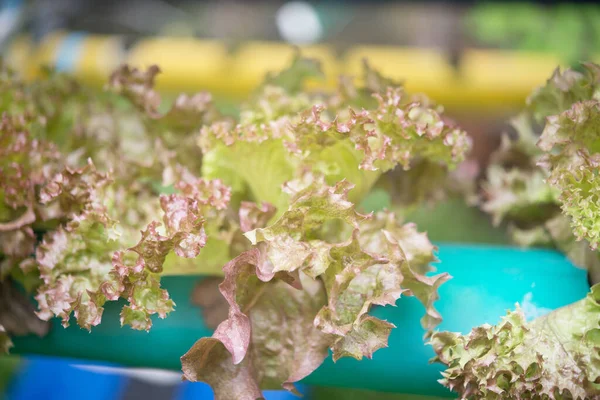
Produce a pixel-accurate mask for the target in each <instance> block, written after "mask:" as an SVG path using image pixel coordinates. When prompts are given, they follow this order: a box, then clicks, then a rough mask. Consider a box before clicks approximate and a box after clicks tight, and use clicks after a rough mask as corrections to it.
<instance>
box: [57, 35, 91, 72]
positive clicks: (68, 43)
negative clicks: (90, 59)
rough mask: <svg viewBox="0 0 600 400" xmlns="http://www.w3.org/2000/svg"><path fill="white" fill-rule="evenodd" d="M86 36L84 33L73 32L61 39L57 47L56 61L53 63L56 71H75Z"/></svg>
mask: <svg viewBox="0 0 600 400" xmlns="http://www.w3.org/2000/svg"><path fill="white" fill-rule="evenodd" d="M86 36H87V34H86V33H83V32H75V33H70V34H69V35H67V37H65V38H64V39H63V41H62V43H61V44H60V46H58V50H57V51H56V59H55V61H54V63H55V67H56V69H57V70H58V71H61V72H72V71H73V70H74V69H75V65H76V63H77V60H78V59H79V55H80V54H81V49H82V48H83V41H84V40H85V38H86Z"/></svg>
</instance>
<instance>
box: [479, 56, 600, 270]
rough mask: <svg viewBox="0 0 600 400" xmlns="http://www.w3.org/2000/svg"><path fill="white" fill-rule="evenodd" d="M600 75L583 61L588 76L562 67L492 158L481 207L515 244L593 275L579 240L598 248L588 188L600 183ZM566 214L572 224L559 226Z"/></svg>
mask: <svg viewBox="0 0 600 400" xmlns="http://www.w3.org/2000/svg"><path fill="white" fill-rule="evenodd" d="M598 77H599V75H598V66H596V65H594V64H583V73H580V72H576V71H573V70H566V71H564V72H561V71H560V70H558V69H557V70H556V71H555V72H554V74H553V75H552V77H551V78H550V79H549V80H548V82H547V83H546V85H544V86H542V87H540V88H538V89H536V90H535V91H534V92H533V93H532V94H531V95H530V96H529V98H528V99H527V106H526V108H525V110H524V111H523V112H522V113H521V114H520V115H518V116H517V117H516V118H514V119H513V120H512V121H511V122H512V126H513V128H515V130H516V132H517V137H516V138H515V139H513V140H510V139H509V138H508V137H504V138H503V140H502V145H501V147H500V149H499V150H498V151H497V152H496V153H495V154H494V155H493V157H492V165H491V166H490V167H489V169H488V171H487V175H488V176H487V181H486V182H485V183H484V184H483V195H482V209H483V210H484V211H486V212H488V213H490V214H491V215H492V217H493V219H494V222H495V223H496V224H499V223H500V222H507V224H508V226H509V232H510V234H511V236H512V239H513V241H514V242H515V243H517V244H519V245H522V246H540V245H541V246H553V247H556V248H558V249H560V250H562V251H564V252H565V253H566V254H567V255H568V256H569V258H570V259H571V261H573V262H574V263H575V264H576V265H578V266H581V267H585V268H588V269H589V270H593V269H595V268H596V267H595V266H596V265H597V257H595V256H593V255H592V254H591V252H590V251H587V250H584V248H585V245H584V246H581V245H579V244H577V243H576V239H579V240H581V239H586V240H589V244H590V245H591V246H592V248H594V247H595V246H596V243H595V242H596V239H594V233H593V230H594V229H593V224H594V221H593V219H594V218H593V217H591V218H590V216H591V215H593V212H594V211H593V210H592V209H590V206H591V207H592V208H593V204H594V201H593V199H592V196H593V194H591V193H590V192H589V191H586V190H587V189H586V187H588V186H589V185H593V183H591V181H590V179H591V180H593V179H594V178H593V174H594V172H593V171H594V167H593V166H592V165H591V164H592V163H593V162H592V161H590V160H591V154H593V152H594V151H595V150H594V146H595V145H594V143H593V140H594V132H595V128H594V122H593V119H594V118H595V117H594V115H595V114H594V113H596V112H597V111H595V110H594V106H593V104H594V102H595V100H594V99H596V98H597V97H598V90H599V87H600V86H599V85H598V83H599V79H598ZM544 124H545V125H544ZM590 151H592V153H590ZM546 153H548V154H546ZM549 153H552V154H549ZM586 199H587V202H586ZM561 209H562V211H563V212H564V213H565V214H566V215H567V216H568V217H569V218H570V219H571V220H572V221H573V223H572V227H570V226H569V225H568V224H564V223H562V222H561V221H562V218H561V216H560V214H561Z"/></svg>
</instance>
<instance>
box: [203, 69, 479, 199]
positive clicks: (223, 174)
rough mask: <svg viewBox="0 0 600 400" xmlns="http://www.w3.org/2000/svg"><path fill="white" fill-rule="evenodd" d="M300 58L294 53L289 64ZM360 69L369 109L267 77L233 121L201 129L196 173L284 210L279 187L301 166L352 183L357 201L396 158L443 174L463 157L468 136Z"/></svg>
mask: <svg viewBox="0 0 600 400" xmlns="http://www.w3.org/2000/svg"><path fill="white" fill-rule="evenodd" d="M305 62H307V61H304V60H303V59H297V60H296V61H295V64H293V65H292V66H291V67H290V70H294V69H295V68H300V67H299V66H298V63H305ZM286 74H287V73H286V72H285V71H284V72H282V73H281V74H280V75H286ZM302 76H303V75H302ZM367 76H368V77H370V78H369V79H367V83H366V84H367V85H368V86H367V87H366V88H365V89H364V91H365V92H366V93H370V96H372V97H371V99H372V102H371V104H370V106H369V108H359V107H357V106H356V105H355V104H353V103H352V101H351V100H344V99H345V98H346V97H348V96H350V97H348V99H352V98H353V97H352V95H340V93H332V94H324V93H309V92H297V86H298V84H297V83H296V82H294V84H293V85H290V87H287V86H285V85H283V86H274V85H276V84H277V82H278V80H273V79H271V80H269V79H268V80H267V81H266V83H265V84H264V85H263V87H262V88H261V89H259V91H258V94H257V95H256V96H255V99H253V100H254V101H253V102H252V103H250V105H247V106H245V107H243V108H242V111H241V116H240V120H239V121H237V122H236V121H233V120H221V121H218V122H216V123H214V124H212V125H210V126H206V127H204V128H203V129H202V133H201V135H200V139H199V144H200V147H201V148H202V150H203V152H204V153H205V156H204V163H203V165H202V172H203V175H204V176H206V177H208V178H220V179H223V180H224V181H225V183H227V184H228V185H230V186H231V187H232V188H233V190H234V192H237V193H243V192H244V191H246V190H248V191H249V192H250V194H251V196H252V198H253V199H254V200H256V201H259V202H262V201H266V202H269V203H271V204H274V205H275V206H276V207H277V208H278V209H279V210H285V209H286V208H287V206H288V204H287V203H286V201H287V198H286V197H285V196H283V195H282V194H281V192H280V190H279V188H280V187H281V185H282V184H284V183H285V182H287V181H290V180H293V179H297V178H299V177H300V176H301V175H302V174H303V173H304V171H306V170H310V171H311V172H313V173H316V174H322V175H324V176H325V178H326V181H327V183H328V184H330V185H333V184H335V183H336V182H338V181H340V180H342V179H346V180H347V181H349V182H351V183H352V184H353V185H354V186H355V190H354V191H353V193H352V194H351V200H352V201H360V200H361V199H362V198H364V196H365V195H366V194H367V193H368V192H369V190H370V189H371V187H372V186H373V184H374V183H375V181H376V180H377V179H378V178H379V177H380V176H381V174H382V173H384V172H386V171H389V170H392V169H393V168H395V167H396V166H397V165H401V166H402V167H403V168H404V169H409V168H410V167H411V166H413V164H414V163H416V162H418V161H421V160H425V161H428V162H429V163H430V164H431V165H432V166H434V168H436V167H437V166H440V167H441V168H442V170H443V172H444V173H447V171H448V170H449V169H452V168H454V167H455V166H456V165H457V164H458V163H460V162H461V161H462V160H463V159H464V155H465V153H466V152H467V151H468V150H469V148H470V145H471V144H470V139H469V138H468V136H467V135H466V133H465V132H464V131H462V130H460V129H459V128H457V127H456V126H454V125H453V124H452V123H449V122H448V121H447V120H446V119H445V118H444V117H443V116H442V114H441V112H442V109H441V108H440V107H437V106H434V105H432V104H431V102H429V101H428V100H427V99H425V98H423V97H417V96H411V95H409V94H407V93H405V91H404V89H403V88H402V87H401V86H386V87H384V85H388V84H392V82H391V81H388V80H385V79H383V78H381V77H379V75H377V74H376V73H375V72H373V71H372V70H370V69H367ZM373 76H375V78H374V77H373ZM351 87H353V86H352V85H350V86H348V85H346V86H342V89H344V88H345V90H347V91H348V90H351ZM290 88H292V89H290ZM357 96H358V95H357Z"/></svg>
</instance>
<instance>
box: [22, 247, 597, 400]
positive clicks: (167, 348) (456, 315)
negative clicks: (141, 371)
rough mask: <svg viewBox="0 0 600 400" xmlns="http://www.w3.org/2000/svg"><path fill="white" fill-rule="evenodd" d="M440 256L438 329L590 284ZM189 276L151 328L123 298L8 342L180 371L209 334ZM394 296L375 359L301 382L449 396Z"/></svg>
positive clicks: (517, 255) (514, 264) (577, 276)
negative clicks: (133, 325)
mask: <svg viewBox="0 0 600 400" xmlns="http://www.w3.org/2000/svg"><path fill="white" fill-rule="evenodd" d="M438 257H439V259H440V260H441V262H440V263H439V265H438V271H446V272H449V273H450V274H451V275H452V276H453V277H454V278H453V279H452V280H451V281H450V282H448V283H446V284H444V285H443V286H442V287H441V289H440V300H439V301H438V302H437V303H436V308H437V309H438V310H439V311H440V312H441V314H442V316H443V317H444V321H443V323H442V324H441V326H440V329H443V330H451V331H461V332H464V333H466V332H468V331H469V330H470V329H471V328H472V327H474V326H477V325H480V324H483V323H486V322H487V323H491V324H493V323H496V322H498V321H499V320H500V317H501V316H502V315H504V314H505V313H506V310H507V309H512V308H514V305H515V303H516V302H519V303H520V304H521V307H522V308H523V310H524V311H525V313H526V314H527V315H528V317H535V316H536V315H541V314H543V313H545V312H547V311H549V310H551V309H555V308H558V307H561V306H564V305H566V304H569V303H571V302H574V301H577V300H579V299H581V298H583V297H584V296H585V295H586V293H587V291H588V289H589V288H588V284H587V277H586V272H585V271H583V270H581V269H577V268H575V267H573V266H572V265H571V264H570V263H569V262H568V261H567V260H566V258H565V257H564V256H563V255H561V254H559V253H557V252H555V251H549V250H519V249H515V248H505V247H470V246H455V245H441V246H439V253H438ZM195 281H196V279H194V278H193V277H189V276H187V277H168V278H164V280H163V282H164V286H165V287H166V288H167V289H168V290H169V292H170V293H171V295H172V297H173V299H174V300H175V302H176V303H177V307H176V311H175V312H174V313H172V314H171V315H170V316H169V317H168V318H167V319H165V320H160V319H158V318H157V319H156V320H155V324H154V326H153V328H152V330H151V331H150V332H149V333H147V332H139V331H133V330H131V329H129V328H120V326H119V310H120V305H118V304H108V305H107V307H106V309H105V311H104V316H103V322H102V324H101V325H100V326H98V327H95V328H94V329H93V330H92V332H91V333H88V332H87V331H85V330H82V329H79V328H78V327H77V326H76V325H75V326H71V327H69V328H68V329H66V330H65V329H63V328H62V327H61V326H60V322H59V321H58V320H55V321H54V326H53V329H52V331H51V333H50V334H49V335H48V336H47V337H45V338H44V339H39V338H37V337H24V338H16V339H15V340H14V342H15V347H14V349H13V350H14V352H18V353H23V354H27V353H35V354H48V355H62V356H64V357H75V358H87V359H96V360H103V361H110V362H116V363H119V364H124V365H130V366H141V367H158V368H168V369H174V370H179V369H180V362H179V357H180V356H181V355H182V354H184V353H185V352H186V351H187V350H188V349H189V347H190V346H191V345H192V344H193V343H194V342H195V341H196V340H197V339H198V338H200V337H202V336H206V335H210V333H211V332H210V330H209V329H207V328H206V327H205V326H204V324H203V323H202V320H201V318H200V312H199V311H198V310H197V309H196V308H194V307H192V306H191V305H190V302H189V294H190V292H191V290H192V288H193V286H194V283H195ZM397 304H398V307H386V308H378V309H375V310H373V313H374V314H375V315H377V316H379V317H383V318H385V319H387V320H389V321H391V322H393V323H394V324H395V325H396V326H397V328H396V329H394V330H393V331H392V334H391V336H390V341H389V347H388V348H386V349H381V350H379V351H377V352H376V353H375V355H374V356H373V359H372V360H367V359H364V360H362V361H356V360H353V359H342V360H340V361H338V362H337V364H336V365H334V364H333V362H332V361H331V359H328V360H327V361H326V362H325V363H324V364H323V365H322V366H321V367H320V368H319V369H318V370H317V371H316V372H315V373H313V374H312V375H311V376H310V377H308V378H307V379H306V383H308V384H320V385H328V386H344V387H356V388H363V389H373V390H380V391H390V392H400V393H414V394H429V395H444V394H446V395H450V393H449V392H447V391H446V390H445V389H444V388H443V387H441V386H440V385H439V384H438V383H437V379H439V377H440V375H439V371H440V370H441V367H440V366H437V365H429V364H428V360H429V359H430V358H431V357H432V356H433V351H432V350H431V348H430V347H427V346H425V345H424V344H423V334H424V331H423V329H422V328H421V326H420V323H419V320H420V318H421V317H422V315H423V307H422V306H421V305H420V304H419V302H418V301H417V300H415V299H414V298H401V299H400V300H399V301H398V303H397Z"/></svg>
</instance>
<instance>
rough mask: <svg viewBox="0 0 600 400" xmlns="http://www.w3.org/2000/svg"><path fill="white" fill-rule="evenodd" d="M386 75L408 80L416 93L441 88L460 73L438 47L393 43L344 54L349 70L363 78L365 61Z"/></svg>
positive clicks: (348, 72)
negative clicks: (392, 45)
mask: <svg viewBox="0 0 600 400" xmlns="http://www.w3.org/2000/svg"><path fill="white" fill-rule="evenodd" d="M365 59H366V60H367V61H368V62H369V65H370V66H371V67H373V68H375V69H377V70H378V71H379V72H380V73H381V74H382V75H384V76H386V77H389V78H392V79H396V80H400V81H404V82H405V84H406V87H407V89H408V90H410V91H412V92H421V91H422V92H431V91H432V90H435V91H439V90H440V88H441V87H443V85H445V84H447V83H448V82H453V81H454V80H455V79H456V74H455V71H454V69H453V67H452V66H451V65H450V63H449V62H448V60H447V59H446V57H444V55H443V54H442V53H441V52H439V51H436V50H429V49H418V48H414V49H413V48H400V47H391V46H389V47H388V46H359V47H355V48H353V49H350V50H349V51H348V52H347V53H346V56H345V57H344V60H345V62H344V65H345V66H346V69H345V72H346V73H347V74H348V75H352V76H356V77H361V76H362V73H363V60H365Z"/></svg>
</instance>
